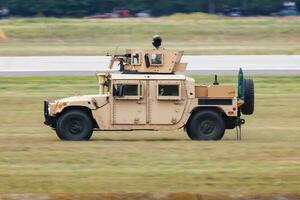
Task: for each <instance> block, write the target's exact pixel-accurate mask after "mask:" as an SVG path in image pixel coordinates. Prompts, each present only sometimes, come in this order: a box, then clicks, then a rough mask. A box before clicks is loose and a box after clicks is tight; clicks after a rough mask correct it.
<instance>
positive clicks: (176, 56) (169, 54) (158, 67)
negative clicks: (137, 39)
mask: <svg viewBox="0 0 300 200" xmlns="http://www.w3.org/2000/svg"><path fill="white" fill-rule="evenodd" d="M161 43H162V39H161V37H160V36H154V38H153V41H152V44H153V46H154V47H155V49H148V50H147V49H146V50H145V49H127V50H126V52H125V54H123V55H112V56H111V62H110V65H109V68H110V69H112V67H113V65H114V62H119V66H120V71H121V72H123V73H152V74H153V73H154V74H155V73H157V74H171V73H175V72H184V71H185V70H186V66H187V63H181V62H180V61H181V58H182V56H183V53H184V52H183V51H174V50H165V49H162V48H160V46H161Z"/></svg>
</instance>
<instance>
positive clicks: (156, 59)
mask: <svg viewBox="0 0 300 200" xmlns="http://www.w3.org/2000/svg"><path fill="white" fill-rule="evenodd" d="M162 64H163V55H162V54H151V65H162Z"/></svg>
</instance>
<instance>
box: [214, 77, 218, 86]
mask: <svg viewBox="0 0 300 200" xmlns="http://www.w3.org/2000/svg"><path fill="white" fill-rule="evenodd" d="M214 85H219V82H218V75H217V74H215V82H214Z"/></svg>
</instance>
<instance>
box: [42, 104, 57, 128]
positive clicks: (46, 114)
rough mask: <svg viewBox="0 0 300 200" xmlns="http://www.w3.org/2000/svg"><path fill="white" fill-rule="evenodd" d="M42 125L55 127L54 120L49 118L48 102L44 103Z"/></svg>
mask: <svg viewBox="0 0 300 200" xmlns="http://www.w3.org/2000/svg"><path fill="white" fill-rule="evenodd" d="M44 118H45V121H44V124H45V125H47V126H50V127H52V128H55V127H56V118H55V117H52V116H49V102H48V101H47V100H45V101H44Z"/></svg>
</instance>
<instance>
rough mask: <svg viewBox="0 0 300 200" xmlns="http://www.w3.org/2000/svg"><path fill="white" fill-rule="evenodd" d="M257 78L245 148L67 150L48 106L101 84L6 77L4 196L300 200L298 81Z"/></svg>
mask: <svg viewBox="0 0 300 200" xmlns="http://www.w3.org/2000/svg"><path fill="white" fill-rule="evenodd" d="M194 77H195V78H196V79H197V81H198V82H212V79H213V77H207V76H194ZM254 79H255V82H256V94H257V95H256V111H255V115H254V116H251V117H247V118H246V120H247V124H246V125H245V126H244V127H243V140H242V141H236V140H235V139H236V135H235V132H234V131H229V132H227V134H226V136H225V138H224V140H222V141H220V142H197V141H190V140H189V139H188V137H187V136H186V134H185V133H184V132H183V131H181V130H179V131H175V132H119V133H114V132H105V133H102V132H96V133H95V134H94V136H93V138H92V140H91V141H89V142H62V141H59V140H58V139H57V137H56V135H55V134H54V132H53V131H52V130H50V129H49V128H48V127H45V126H44V125H43V116H42V100H43V99H44V98H45V97H49V99H55V98H57V97H63V96H69V95H74V94H91V93H96V92H97V85H96V78H95V77H25V78H9V77H7V78H5V77H1V78H0V93H1V96H0V110H1V112H0V118H1V123H0V186H1V187H0V193H10V192H20V193H23V192H92V193H94V192H159V193H167V192H200V193H201V192H205V193H214V194H216V192H221V193H222V192H225V193H229V194H250V193H251V194H253V193H262V192H269V193H273V192H276V193H285V192H286V193H289V192H291V193H295V192H299V191H300V120H299V119H300V101H299V98H300V76H291V77H254ZM220 81H221V82H228V83H234V82H235V81H236V80H235V78H233V77H222V78H220Z"/></svg>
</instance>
